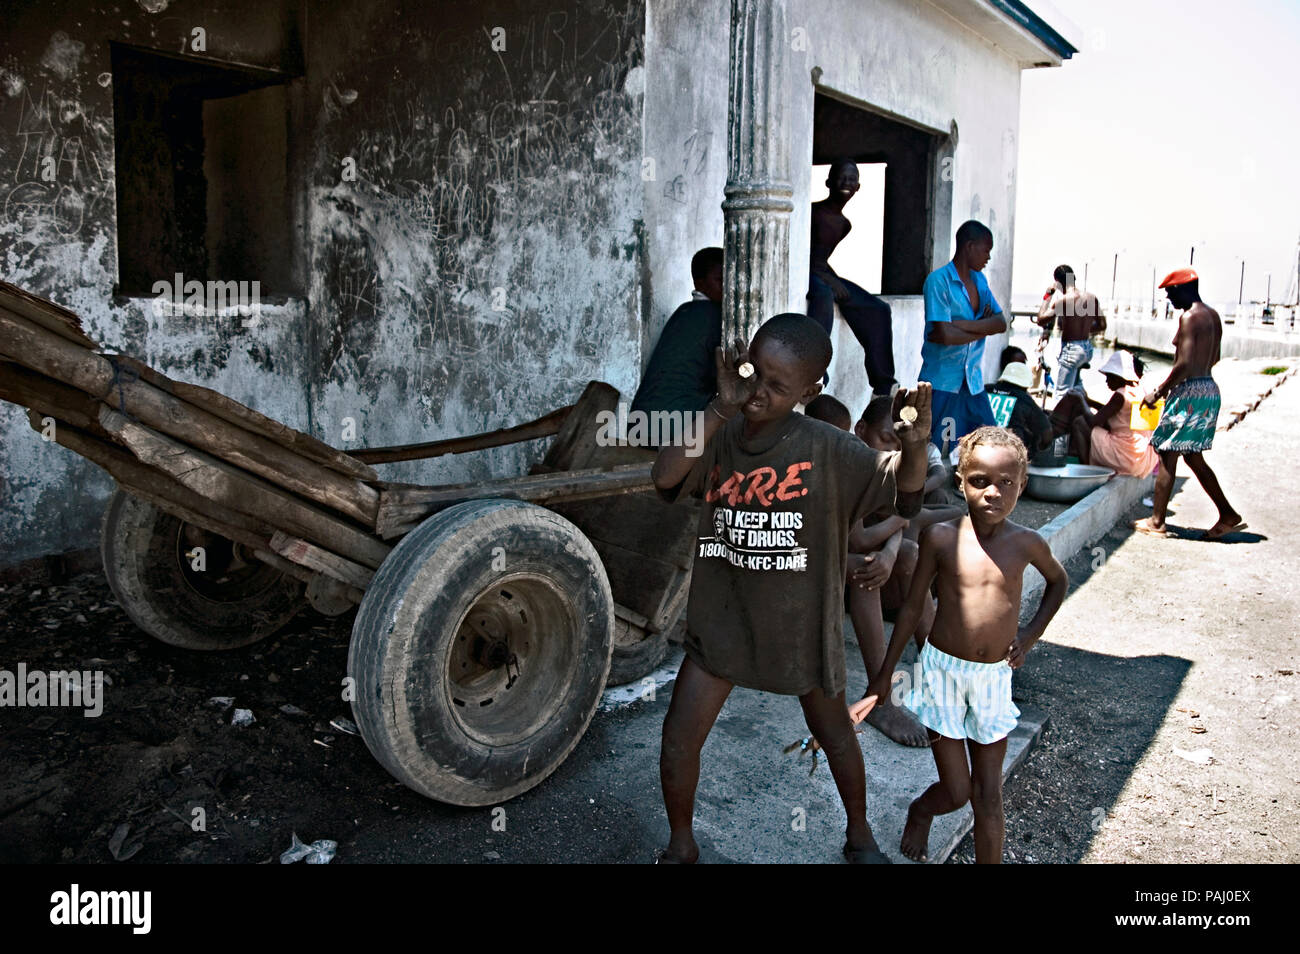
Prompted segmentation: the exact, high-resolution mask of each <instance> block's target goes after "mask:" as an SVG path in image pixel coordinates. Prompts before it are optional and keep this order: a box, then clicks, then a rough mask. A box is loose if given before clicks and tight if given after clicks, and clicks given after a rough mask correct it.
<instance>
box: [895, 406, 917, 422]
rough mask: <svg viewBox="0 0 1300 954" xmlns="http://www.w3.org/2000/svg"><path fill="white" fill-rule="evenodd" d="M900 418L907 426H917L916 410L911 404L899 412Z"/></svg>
mask: <svg viewBox="0 0 1300 954" xmlns="http://www.w3.org/2000/svg"><path fill="white" fill-rule="evenodd" d="M898 416H899V417H901V418H902V419H903V423H905V424H915V423H916V408H914V407H912V406H911V405H910V404H909V405H907V406H906V407H904V408H903V409H902V410H901V411H899V412H898Z"/></svg>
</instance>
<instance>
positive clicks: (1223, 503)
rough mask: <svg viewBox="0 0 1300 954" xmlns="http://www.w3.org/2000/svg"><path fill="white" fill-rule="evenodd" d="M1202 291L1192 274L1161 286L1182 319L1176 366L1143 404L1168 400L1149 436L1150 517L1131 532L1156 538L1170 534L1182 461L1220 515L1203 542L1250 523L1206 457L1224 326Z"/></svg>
mask: <svg viewBox="0 0 1300 954" xmlns="http://www.w3.org/2000/svg"><path fill="white" fill-rule="evenodd" d="M1199 286H1200V280H1199V278H1198V277H1197V274H1196V272H1194V271H1192V269H1190V268H1180V269H1177V270H1175V271H1172V272H1170V273H1169V274H1168V275H1166V276H1165V280H1164V281H1163V282H1161V283H1160V287H1161V288H1163V289H1165V294H1167V295H1168V296H1169V301H1170V302H1171V303H1172V304H1173V306H1174V307H1175V308H1180V309H1182V310H1183V314H1182V317H1181V318H1179V319H1178V331H1177V333H1176V334H1175V335H1174V366H1173V367H1172V368H1171V369H1170V370H1169V376H1168V377H1167V378H1165V380H1164V381H1163V382H1162V383H1161V385H1160V387H1158V388H1156V389H1155V390H1154V391H1152V392H1151V393H1150V394H1148V395H1147V396H1146V398H1144V399H1143V401H1142V403H1143V404H1145V405H1147V406H1148V407H1154V406H1155V403H1156V402H1157V401H1158V400H1160V399H1161V398H1164V399H1165V409H1164V412H1163V413H1162V414H1161V415H1160V423H1159V424H1158V425H1156V429H1155V432H1154V433H1153V434H1152V435H1151V446H1152V447H1154V448H1155V450H1156V453H1158V454H1159V455H1160V473H1159V474H1158V475H1157V476H1156V489H1155V493H1154V494H1153V495H1152V497H1153V499H1152V507H1151V516H1150V517H1144V518H1143V519H1141V520H1139V521H1138V522H1137V523H1135V524H1133V528H1134V529H1135V530H1137V531H1138V532H1139V533H1146V534H1150V535H1152V536H1157V537H1163V536H1166V535H1167V534H1168V532H1169V531H1168V530H1166V529H1165V511H1166V509H1167V508H1168V506H1169V495H1170V494H1171V493H1173V489H1174V471H1175V470H1176V469H1177V467H1178V458H1179V457H1182V458H1183V459H1184V460H1186V461H1187V466H1188V467H1190V468H1191V469H1192V473H1193V474H1195V475H1196V479H1197V481H1199V482H1200V485H1201V486H1202V487H1203V488H1205V492H1206V493H1207V494H1209V495H1210V499H1211V500H1213V501H1214V505H1215V506H1216V507H1217V508H1218V509H1219V519H1218V522H1217V523H1215V524H1214V526H1212V527H1210V529H1209V530H1206V531H1205V537H1204V539H1206V540H1218V539H1219V538H1220V537H1223V536H1225V535H1227V534H1229V533H1232V532H1233V531H1234V530H1244V529H1246V523H1245V521H1244V520H1242V519H1241V514H1239V513H1237V511H1235V510H1233V509H1232V505H1231V504H1230V503H1228V498H1227V496H1226V495H1225V494H1224V492H1223V488H1222V487H1220V486H1219V478H1218V477H1216V476H1215V475H1214V471H1212V470H1210V465H1209V464H1207V463H1206V462H1205V458H1204V457H1203V456H1202V454H1203V453H1204V452H1205V451H1207V450H1209V449H1210V446H1211V445H1212V444H1213V443H1214V429H1215V426H1216V425H1217V424H1218V420H1219V386H1218V385H1217V384H1215V383H1214V378H1213V377H1211V376H1210V369H1211V368H1213V367H1214V366H1215V365H1216V364H1218V362H1219V344H1220V341H1221V339H1222V337H1223V325H1222V324H1221V323H1220V321H1219V313H1218V312H1217V311H1215V310H1214V309H1213V308H1211V307H1210V306H1209V305H1207V304H1206V303H1205V302H1203V301H1201V295H1200V291H1199Z"/></svg>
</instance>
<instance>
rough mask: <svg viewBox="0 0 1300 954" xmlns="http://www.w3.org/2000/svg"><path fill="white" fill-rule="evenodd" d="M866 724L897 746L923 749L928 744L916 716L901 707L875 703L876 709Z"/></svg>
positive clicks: (922, 727)
mask: <svg viewBox="0 0 1300 954" xmlns="http://www.w3.org/2000/svg"><path fill="white" fill-rule="evenodd" d="M867 723H868V724H869V725H872V726H875V727H876V728H877V729H879V730H880V731H881V732H882V733H883V734H884V736H885V738H887V739H891V740H893V741H894V742H897V743H898V744H899V745H910V746H913V747H914V748H925V747H926V746H928V745H929V744H930V737H929V734H928V733H927V732H926V731H925V726H923V725H921V723H920V722H919V721H917V718H916V716H914V715H912V713H910V712H908V711H907V710H906V709H904V708H903V707H902V706H896V705H893V704H892V703H889V702H886V703H885V704H884V705H881V704H879V703H877V705H876V707H875V708H874V709H872V710H871V712H870V713H869V714H868V715H867Z"/></svg>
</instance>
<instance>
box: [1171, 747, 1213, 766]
mask: <svg viewBox="0 0 1300 954" xmlns="http://www.w3.org/2000/svg"><path fill="white" fill-rule="evenodd" d="M1174 755H1176V756H1178V757H1179V758H1180V759H1186V760H1187V761H1189V762H1192V763H1194V764H1196V765H1212V764H1214V753H1213V752H1211V751H1210V750H1209V749H1193V750H1192V751H1191V752H1188V751H1187V750H1186V749H1179V748H1175V749H1174Z"/></svg>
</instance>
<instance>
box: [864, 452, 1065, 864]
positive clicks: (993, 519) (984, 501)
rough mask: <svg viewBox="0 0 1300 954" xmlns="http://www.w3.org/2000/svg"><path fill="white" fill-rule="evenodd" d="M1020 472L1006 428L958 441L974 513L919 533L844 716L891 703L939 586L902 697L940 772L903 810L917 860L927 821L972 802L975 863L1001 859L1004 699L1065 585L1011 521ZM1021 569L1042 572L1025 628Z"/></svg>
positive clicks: (1011, 709)
mask: <svg viewBox="0 0 1300 954" xmlns="http://www.w3.org/2000/svg"><path fill="white" fill-rule="evenodd" d="M1028 470H1029V458H1028V454H1027V452H1026V450H1025V445H1024V444H1022V443H1021V441H1020V438H1018V437H1016V436H1015V435H1014V434H1012V433H1011V432H1010V431H1007V430H1004V429H1002V428H1000V427H981V428H979V429H978V430H976V431H973V432H971V433H970V434H968V435H966V436H965V437H963V438H962V440H961V455H960V463H959V465H958V469H957V473H958V475H959V476H960V478H961V481H962V489H963V491H964V493H965V495H966V500H967V502H968V503H969V504H970V514H969V516H965V517H959V518H957V519H955V520H952V521H949V522H947V523H936V524H934V525H933V526H931V527H929V528H927V529H926V530H925V531H923V532H922V534H921V548H920V555H919V557H918V559H917V568H916V572H915V573H914V574H913V575H912V585H911V590H910V591H909V593H908V597H907V604H906V605H905V606H904V607H903V610H902V611H901V612H900V613H899V614H898V621H897V622H896V623H895V624H894V636H893V639H892V640H891V641H890V644H889V652H888V654H887V655H886V657H885V662H884V665H883V666H882V667H881V669H880V672H879V674H878V675H877V676H876V677H875V678H874V679H872V680H871V684H870V686H869V687H868V688H867V696H866V698H864V699H863V700H862V701H861V702H859V703H856V704H855V705H854V706H853V707H851V708H850V710H849V716H850V718H851V719H853V720H854V721H855V722H856V721H858V720H860V719H861V718H862V717H863V715H864V714H865V713H866V712H868V711H870V707H871V704H872V703H873V702H874V700H876V699H885V698H888V697H889V694H890V692H891V683H892V679H893V674H894V667H895V666H897V665H898V660H899V658H900V657H901V656H902V654H903V647H904V646H906V645H907V641H908V640H909V639H911V638H912V634H913V632H914V631H915V630H916V628H917V625H918V624H919V623H920V621H921V620H922V618H923V616H924V613H925V607H926V603H927V602H928V601H929V598H930V583H931V581H932V580H935V579H936V578H937V579H938V611H937V613H936V615H935V618H934V624H933V626H932V628H931V632H930V638H929V639H928V640H927V641H926V644H925V646H924V648H923V649H922V650H921V657H920V661H919V674H918V676H917V679H916V683H915V684H914V685H913V687H912V690H911V692H909V693H908V695H907V698H906V700H905V703H906V705H907V707H908V708H909V709H911V710H912V711H913V712H915V713H916V715H917V718H918V719H919V720H920V721H921V723H922V724H923V725H925V726H926V728H927V729H929V730H930V732H929V735H930V740H931V745H930V748H931V751H932V752H933V754H934V764H935V767H936V768H937V769H938V773H939V780H938V781H937V782H935V783H934V784H933V785H931V786H930V787H929V788H927V789H926V790H925V791H924V792H923V793H922V794H921V795H920V796H919V797H917V798H916V799H915V800H914V801H913V802H912V804H911V806H910V807H909V808H908V811H907V824H906V826H905V827H904V828H903V840H902V845H901V850H902V852H903V854H904V855H906V856H907V857H909V858H911V859H912V860H914V861H925V860H927V859H926V853H927V851H928V840H929V835H930V823H931V822H932V821H933V820H934V817H935V816H936V815H943V814H947V813H948V812H953V811H956V810H957V809H959V808H961V807H962V806H963V805H965V804H966V803H967V802H968V801H969V802H970V803H971V808H972V809H973V810H974V813H975V860H976V861H977V862H979V863H981V864H988V863H998V862H1000V861H1001V860H1002V844H1003V837H1004V830H1005V820H1004V817H1003V814H1002V763H1003V760H1004V758H1005V757H1006V750H1007V734H1008V733H1010V732H1011V730H1012V729H1014V728H1015V727H1016V719H1017V718H1018V717H1019V715H1020V710H1019V709H1017V708H1016V705H1015V703H1014V702H1013V701H1012V699H1011V673H1012V670H1014V669H1018V668H1020V666H1021V665H1022V664H1023V663H1024V661H1025V656H1026V655H1027V654H1028V653H1029V651H1030V649H1032V648H1033V646H1034V644H1035V643H1037V642H1038V640H1039V638H1040V637H1041V636H1042V635H1043V632H1044V630H1046V629H1047V624H1048V622H1050V620H1051V619H1052V617H1053V616H1054V615H1056V611H1057V610H1059V609H1060V608H1061V603H1062V602H1063V601H1064V600H1065V594H1066V590H1067V589H1068V587H1069V579H1068V578H1067V577H1066V575H1065V569H1064V567H1062V566H1061V564H1060V562H1059V561H1058V560H1057V559H1056V557H1055V556H1053V555H1052V550H1051V548H1050V547H1049V546H1048V545H1047V541H1045V540H1044V539H1043V538H1042V537H1041V536H1039V535H1038V533H1036V532H1035V531H1033V530H1031V529H1028V528H1027V527H1022V526H1019V525H1017V524H1014V523H1012V522H1011V521H1010V520H1008V519H1007V518H1008V517H1009V516H1010V515H1011V511H1012V510H1014V509H1015V506H1016V501H1017V500H1018V499H1019V497H1020V494H1021V493H1023V492H1024V489H1025V485H1026V483H1027V482H1028V479H1029V474H1028ZM1027 566H1033V567H1035V568H1036V569H1037V570H1038V571H1039V572H1040V573H1041V574H1042V575H1043V579H1044V580H1045V581H1046V583H1047V587H1046V589H1045V590H1044V592H1043V598H1042V602H1041V603H1040V604H1039V606H1038V610H1037V612H1035V613H1034V616H1033V619H1031V620H1030V621H1029V624H1028V625H1027V626H1024V627H1021V626H1020V625H1019V622H1020V596H1021V589H1022V583H1023V581H1024V572H1025V568H1026V567H1027ZM968 753H969V757H970V761H969V763H968V762H967V755H968Z"/></svg>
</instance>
